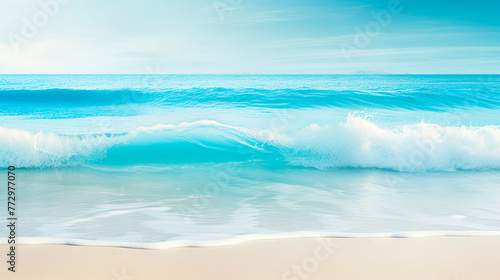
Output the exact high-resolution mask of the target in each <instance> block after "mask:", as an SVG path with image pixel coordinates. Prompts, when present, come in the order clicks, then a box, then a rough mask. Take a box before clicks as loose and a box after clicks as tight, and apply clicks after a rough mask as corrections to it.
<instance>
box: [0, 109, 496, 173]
mask: <svg viewBox="0 0 500 280" xmlns="http://www.w3.org/2000/svg"><path fill="white" fill-rule="evenodd" d="M200 128H215V131H211V132H210V133H208V132H207V131H203V130H197V129H200ZM195 131H197V132H195ZM165 132H168V133H167V134H165V135H163V134H161V133H165ZM182 132H186V133H193V135H191V136H192V137H190V138H189V140H190V141H196V139H197V138H196V137H199V136H200V135H203V137H208V138H211V137H214V139H216V140H217V139H219V140H217V141H220V140H221V139H228V140H231V141H235V143H236V142H238V143H240V144H244V145H247V146H249V145H254V144H249V143H252V142H253V143H260V144H261V145H264V146H265V145H268V146H274V147H276V148H278V150H279V151H280V153H281V154H282V155H283V156H284V157H285V159H286V161H287V162H289V163H291V164H294V165H298V166H305V167H315V168H319V169H326V168H380V169H391V170H396V171H408V172H425V171H455V170H490V169H500V128H499V127H498V126H494V125H489V126H468V127H466V126H461V127H447V126H440V125H437V124H429V123H418V124H407V125H402V126H397V127H391V128H386V127H382V126H379V125H376V124H375V123H373V122H370V121H369V120H368V119H366V118H363V117H359V116H352V115H350V116H348V117H347V119H346V121H345V122H342V123H340V124H335V125H331V124H328V125H322V126H320V125H317V124H311V125H309V126H307V127H304V128H302V129H299V130H296V131H287V130H286V128H284V129H280V130H277V129H260V128H244V127H238V126H231V125H227V124H222V123H219V122H216V121H213V120H200V121H195V122H184V123H180V124H177V125H175V124H158V125H155V126H151V127H139V128H137V129H135V130H133V131H131V132H129V133H128V134H126V135H121V136H105V135H100V136H99V135H89V136H61V135H57V134H53V133H41V132H40V133H33V132H28V131H22V130H15V129H7V128H0V143H1V144H2V145H0V155H1V156H2V157H0V164H1V165H2V166H7V165H9V164H16V165H17V166H19V167H53V166H61V165H67V164H72V163H75V162H76V163H81V162H85V161H88V160H96V159H101V158H104V157H105V155H106V151H107V150H108V149H109V148H110V147H112V146H113V145H116V144H119V143H120V144H124V145H127V144H129V143H130V142H131V141H134V140H135V139H138V138H141V139H146V140H147V139H149V138H148V137H150V136H152V135H157V134H158V133H160V134H159V135H161V137H159V138H158V139H160V141H165V140H168V137H171V136H172V135H173V136H175V135H177V134H176V133H182ZM198 132H199V133H198ZM196 133H198V134H196ZM204 133H208V134H204ZM216 137H219V138H216ZM158 139H156V140H155V141H158ZM177 140H179V139H177ZM179 141H185V140H184V139H180V140H179ZM145 143H146V144H147V143H148V142H147V141H146V142H145ZM201 144H202V143H201V142H200V145H201ZM229 144H231V142H228V145H229ZM253 148H257V147H253ZM264 148H265V147H264ZM277 158H278V156H277Z"/></svg>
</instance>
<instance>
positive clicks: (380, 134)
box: [269, 116, 500, 172]
mask: <svg viewBox="0 0 500 280" xmlns="http://www.w3.org/2000/svg"><path fill="white" fill-rule="evenodd" d="M283 139H284V140H283ZM269 143H270V144H272V145H275V146H277V147H279V148H280V149H281V151H282V153H283V154H284V155H285V156H286V158H287V160H288V161H290V162H291V163H292V164H295V165H300V166H307V167H316V168H320V169H324V168H334V167H352V168H382V169H392V170H397V171H410V172H422V171H454V170H476V169H477V170H487V169H499V168H500V128H499V127H498V126H493V125H490V126H483V127H474V126H470V127H466V126H461V127H443V126H439V125H437V124H428V123H419V124H413V125H403V126H400V127H395V128H383V127H380V126H377V125H376V124H374V123H372V122H370V121H368V120H367V119H366V118H363V117H357V116H349V117H348V118H347V120H346V121H345V122H343V123H340V124H338V125H324V126H319V125H316V124H311V125H309V126H307V127H305V128H302V129H300V130H299V131H297V132H294V133H291V134H289V135H288V137H284V136H282V137H281V138H279V137H278V138H276V139H274V140H271V141H269Z"/></svg>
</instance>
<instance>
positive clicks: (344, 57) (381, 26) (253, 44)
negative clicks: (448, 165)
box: [0, 0, 500, 74]
mask: <svg viewBox="0 0 500 280" xmlns="http://www.w3.org/2000/svg"><path fill="white" fill-rule="evenodd" d="M57 1H59V2H57ZM498 11H500V2H498V1H493V0H490V1H449V0H440V1H428V0H412V1H410V0H382V1H378V0H371V1H367V0H365V1H360V0H352V1H344V0H341V1H340V0H330V1H317V0H309V1H306V0H302V1H298V0H286V1H284V0H267V1H262V0H215V1H214V0H184V1H178V0H177V1H171V0H163V1H160V0H142V1H138V0H121V1H117V0H106V1H102V0H99V1H98V0H85V1H84V0H37V1H33V0H25V1H16V0H0V36H1V37H0V73H3V74H9V73H175V74H179V73H189V74H191V73H192V74H196V73H227V74H242V73H256V74H257V73H272V74H277V73H285V74H288V73H298V74H302V73H312V74H317V73H356V72H358V71H364V72H376V73H500V17H499V16H498V15H497V14H498ZM377 15H378V16H377Z"/></svg>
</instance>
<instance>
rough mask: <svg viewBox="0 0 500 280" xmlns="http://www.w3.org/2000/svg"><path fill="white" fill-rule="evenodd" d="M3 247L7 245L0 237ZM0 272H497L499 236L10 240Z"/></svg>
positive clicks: (230, 278)
mask: <svg viewBox="0 0 500 280" xmlns="http://www.w3.org/2000/svg"><path fill="white" fill-rule="evenodd" d="M0 248H1V249H0V251H1V252H2V255H4V254H3V253H4V252H6V251H7V248H8V245H0ZM17 248H18V256H17V265H16V270H17V271H16V272H15V273H12V272H9V271H8V270H7V267H6V265H4V268H3V269H2V270H0V279H16V280H28V279H30V280H31V279H37V280H45V279H47V280H48V279H50V280H59V279H61V280H63V279H77V280H79V279H93V280H100V279H103V280H140V279H147V280H153V279H175V280H182V279H186V280H187V279H190V280H193V279H202V280H205V279H206V280H225V279H227V280H234V279H238V280H246V279H249V280H250V279H262V280H265V279H287V280H292V279H293V280H297V279H300V280H302V279H308V280H315V279H328V280H330V279H343V280H358V279H359V280H361V279H363V280H366V279H384V280H391V279H395V280H396V279H398V280H401V279H426V280H431V279H442V280H459V279H460V280H462V279H474V280H476V279H481V280H485V279H497V280H498V279H499V278H500V266H499V265H498V263H500V236H483V237H477V236H476V237H458V236H455V237H451V236H447V237H446V236H441V237H411V238H389V237H360V238H288V239H266V240H253V241H247V242H242V243H239V244H234V245H227V246H213V247H195V248H193V247H178V248H170V249H154V250H144V249H128V248H117V247H97V246H70V245H18V247H17Z"/></svg>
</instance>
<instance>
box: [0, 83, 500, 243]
mask: <svg viewBox="0 0 500 280" xmlns="http://www.w3.org/2000/svg"><path fill="white" fill-rule="evenodd" d="M499 117H500V75H1V76H0V168H1V169H2V170H4V173H5V174H4V177H5V178H4V179H3V180H4V181H5V182H7V167H8V166H14V167H15V168H16V181H17V184H16V190H17V196H16V207H17V208H16V209H17V216H18V219H19V220H18V236H20V238H19V241H20V242H21V243H25V244H33V243H35V244H38V243H64V244H68V243H69V244H115V245H116V244H118V245H121V246H135V247H148V246H150V247H151V246H155V245H154V244H163V245H164V246H167V245H168V244H209V243H210V242H215V243H217V244H222V243H224V242H229V241H228V240H242V239H253V238H266V237H269V236H273V237H286V236H365V235H376V236H377V235H390V236H411V235H419V234H420V235H422V234H423V235H429V234H430V235H443V234H444V235H447V234H448V235H449V234H458V235H468V234H470V235H474V234H497V233H498V234H500V118H499ZM0 176H1V175H0ZM0 178H1V177H0ZM0 180H1V179H0ZM5 189H6V190H5V192H6V191H7V186H6V183H5ZM0 205H7V198H6V196H3V195H2V196H0ZM0 218H1V219H4V220H5V219H6V218H7V212H6V211H2V212H1V213H0ZM5 240H6V239H5ZM0 241H2V243H5V241H4V239H1V240H0ZM166 244H167V245H166Z"/></svg>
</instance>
